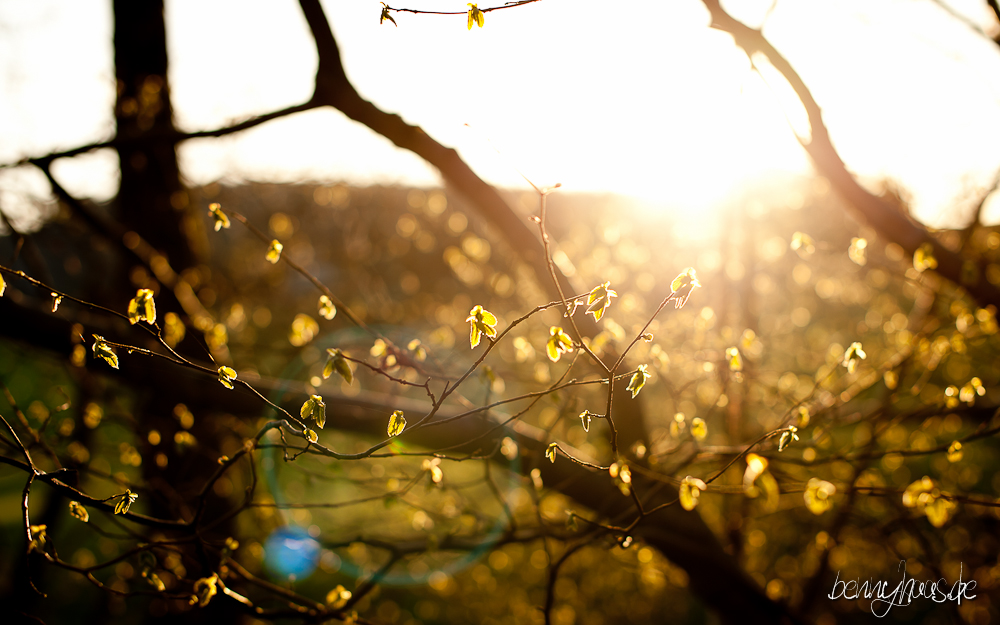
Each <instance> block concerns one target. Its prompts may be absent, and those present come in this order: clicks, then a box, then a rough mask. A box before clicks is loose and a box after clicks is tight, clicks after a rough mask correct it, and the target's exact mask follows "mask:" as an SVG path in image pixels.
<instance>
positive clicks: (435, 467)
mask: <svg viewBox="0 0 1000 625" xmlns="http://www.w3.org/2000/svg"><path fill="white" fill-rule="evenodd" d="M422 466H423V469H424V471H430V474H431V482H433V483H435V484H440V483H441V480H443V479H444V472H443V471H441V459H440V458H428V459H427V460H424V462H423V464H422Z"/></svg>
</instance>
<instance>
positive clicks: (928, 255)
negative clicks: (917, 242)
mask: <svg viewBox="0 0 1000 625" xmlns="http://www.w3.org/2000/svg"><path fill="white" fill-rule="evenodd" d="M937 266H938V262H937V259H936V258H934V246H933V245H932V244H930V243H924V244H922V245H921V246H920V247H918V248H917V251H915V252H913V268H914V269H916V270H917V271H919V272H921V273H923V272H924V271H927V270H928V269H937Z"/></svg>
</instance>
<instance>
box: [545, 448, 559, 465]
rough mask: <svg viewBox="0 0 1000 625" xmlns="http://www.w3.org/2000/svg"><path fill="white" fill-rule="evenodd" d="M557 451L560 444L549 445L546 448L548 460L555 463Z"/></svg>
mask: <svg viewBox="0 0 1000 625" xmlns="http://www.w3.org/2000/svg"><path fill="white" fill-rule="evenodd" d="M557 449H559V444H558V443H549V446H548V447H546V448H545V457H546V458H548V460H549V462H551V463H555V461H556V450H557Z"/></svg>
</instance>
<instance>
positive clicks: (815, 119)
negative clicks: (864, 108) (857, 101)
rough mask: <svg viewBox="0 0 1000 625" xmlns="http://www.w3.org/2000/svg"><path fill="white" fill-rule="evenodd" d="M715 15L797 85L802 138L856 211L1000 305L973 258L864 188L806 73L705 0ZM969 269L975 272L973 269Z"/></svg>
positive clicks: (715, 22) (998, 292)
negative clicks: (803, 117) (836, 142)
mask: <svg viewBox="0 0 1000 625" xmlns="http://www.w3.org/2000/svg"><path fill="white" fill-rule="evenodd" d="M702 1H703V3H704V5H705V7H706V8H707V9H708V10H709V13H711V16H712V28H716V29H718V30H721V31H724V32H727V33H729V34H730V35H732V36H733V40H734V41H735V43H736V45H738V46H740V47H741V48H743V50H744V51H745V52H746V54H747V56H749V57H751V59H752V56H753V55H754V54H755V53H761V54H763V55H764V56H765V57H766V58H767V60H768V61H769V62H770V63H771V65H773V66H774V68H775V69H777V70H778V71H779V72H780V73H781V75H782V76H783V77H784V78H785V80H787V81H788V84H789V85H790V86H791V87H792V89H794V91H795V94H796V95H797V96H798V98H799V101H800V102H801V103H802V106H803V108H804V109H805V111H806V114H807V115H808V118H809V125H810V127H811V130H812V132H811V135H812V136H811V138H810V139H809V140H806V139H803V138H801V137H799V142H800V143H801V144H802V147H803V148H804V149H805V151H806V153H807V154H809V157H810V158H811V159H812V161H813V164H814V165H815V167H816V170H817V171H818V172H819V173H820V174H822V175H823V176H825V177H826V178H827V179H828V180H829V181H830V184H831V185H832V187H833V188H834V189H835V190H836V191H837V192H838V193H839V194H840V196H841V197H842V198H843V199H844V200H845V202H846V205H847V208H848V210H849V212H850V213H851V215H852V216H853V217H855V218H856V219H858V220H859V221H861V222H864V223H866V224H867V225H869V226H871V227H872V228H874V229H875V231H876V232H878V233H879V234H880V235H881V236H883V237H885V239H886V240H888V241H892V242H894V243H896V244H897V245H899V246H900V247H902V248H903V249H904V250H905V251H906V253H907V254H910V255H912V254H913V253H914V252H916V251H917V249H918V248H919V247H920V246H922V245H928V244H929V245H930V246H931V247H932V248H933V253H934V257H935V258H936V259H937V262H938V266H937V273H939V274H940V275H941V276H943V277H944V278H947V279H948V280H950V281H951V282H953V283H955V284H956V285H959V286H961V287H963V288H965V289H966V290H967V291H968V293H969V295H971V296H972V298H973V299H975V300H976V302H978V303H979V305H980V306H983V307H985V306H987V305H990V304H992V305H994V306H998V307H1000V288H998V287H997V286H996V285H994V284H991V283H990V282H989V281H987V280H985V279H983V278H982V277H981V276H982V275H983V272H982V271H981V268H980V267H978V265H977V264H976V263H975V262H974V261H973V260H971V259H966V258H963V257H962V255H961V254H958V253H955V252H953V251H951V250H949V249H948V248H946V247H944V246H943V245H942V244H941V243H940V242H938V240H937V239H935V238H934V237H932V236H931V235H930V233H929V232H928V231H927V229H926V228H925V227H923V226H922V225H920V224H918V223H916V222H914V221H913V220H911V219H910V218H909V217H908V216H907V215H906V214H905V212H904V210H903V208H902V207H900V206H897V205H894V204H892V203H890V202H888V201H886V200H884V199H882V198H880V197H878V196H876V195H873V194H872V193H870V192H869V191H867V190H866V189H865V188H864V187H862V186H861V185H860V184H859V183H858V181H857V179H856V178H855V177H854V175H853V174H851V172H849V171H848V170H847V166H846V165H845V164H844V162H843V160H841V158H840V155H839V154H838V153H837V150H836V148H834V146H833V143H832V141H831V140H830V135H829V132H828V131H827V128H826V124H825V123H824V122H823V114H822V110H821V109H820V106H819V104H818V103H817V102H816V100H815V99H814V98H813V96H812V92H811V91H810V90H809V88H808V87H807V86H806V84H805V82H804V81H803V80H802V77H801V76H799V74H798V72H796V71H795V69H794V68H793V67H792V65H791V63H789V62H788V60H787V59H786V58H785V57H784V56H783V55H782V54H781V53H780V52H779V51H778V50H777V49H776V48H775V47H774V46H772V45H771V42H770V41H768V40H767V38H765V37H764V35H763V34H762V33H761V31H760V30H757V29H754V28H750V27H749V26H747V25H745V24H743V23H742V22H740V21H738V20H736V19H735V18H733V17H732V16H731V15H729V14H728V13H727V12H726V11H725V10H724V9H723V8H722V6H721V5H720V3H719V0H702ZM970 268H971V269H973V271H970Z"/></svg>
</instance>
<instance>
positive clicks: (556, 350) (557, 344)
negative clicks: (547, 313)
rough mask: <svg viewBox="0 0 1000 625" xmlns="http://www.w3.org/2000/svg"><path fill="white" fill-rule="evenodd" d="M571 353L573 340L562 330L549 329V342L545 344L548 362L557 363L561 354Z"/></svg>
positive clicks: (556, 327) (553, 327) (554, 327)
mask: <svg viewBox="0 0 1000 625" xmlns="http://www.w3.org/2000/svg"><path fill="white" fill-rule="evenodd" d="M571 351H573V339H571V338H569V335H568V334H566V333H565V332H563V329H562V328H560V327H558V326H552V327H550V328H549V340H548V342H547V343H546V344H545V353H546V354H548V356H549V360H551V361H552V362H558V361H559V358H560V357H561V356H562V355H563V354H565V353H567V352H571Z"/></svg>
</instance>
